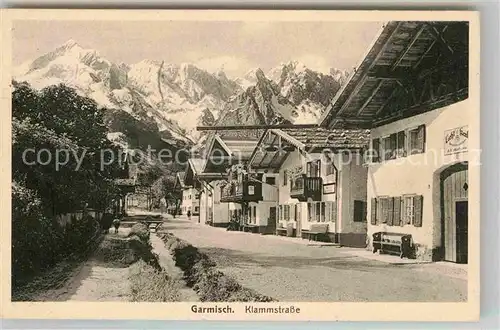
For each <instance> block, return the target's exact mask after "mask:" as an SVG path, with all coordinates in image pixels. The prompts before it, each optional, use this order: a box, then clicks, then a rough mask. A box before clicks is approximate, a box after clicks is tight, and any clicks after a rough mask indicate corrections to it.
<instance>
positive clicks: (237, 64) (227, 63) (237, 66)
mask: <svg viewBox="0 0 500 330" xmlns="http://www.w3.org/2000/svg"><path fill="white" fill-rule="evenodd" d="M194 64H195V65H196V66H197V67H199V68H201V69H204V70H206V71H208V72H216V71H218V70H220V69H223V70H224V72H225V73H226V75H227V76H228V77H229V78H233V79H234V78H237V77H241V76H242V75H243V74H244V73H245V72H247V71H248V70H249V69H250V68H251V67H252V65H251V63H250V62H249V61H248V60H247V59H245V58H240V57H236V56H229V55H224V56H215V57H207V58H201V59H198V60H195V61H194Z"/></svg>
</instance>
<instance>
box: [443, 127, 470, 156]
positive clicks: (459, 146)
mask: <svg viewBox="0 0 500 330" xmlns="http://www.w3.org/2000/svg"><path fill="white" fill-rule="evenodd" d="M468 142H469V127H468V126H462V127H457V128H453V129H449V130H447V131H445V132H444V154H445V155H451V154H456V153H460V152H467V145H468Z"/></svg>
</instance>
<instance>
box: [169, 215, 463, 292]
mask: <svg viewBox="0 0 500 330" xmlns="http://www.w3.org/2000/svg"><path fill="white" fill-rule="evenodd" d="M164 227H165V228H166V229H167V230H168V231H169V232H171V233H173V234H174V235H175V236H177V237H179V238H181V239H184V240H186V241H188V242H189V243H191V244H193V245H194V246H196V247H198V248H200V250H201V251H202V252H205V253H207V254H208V255H209V256H210V257H211V258H212V259H213V260H214V261H216V263H217V265H218V267H219V268H220V270H221V271H223V272H224V273H225V274H227V275H229V276H232V277H234V278H235V279H236V280H237V281H238V282H240V283H241V284H242V285H244V286H245V287H248V288H251V289H254V290H256V291H257V292H260V293H261V294H264V295H267V296H271V297H273V298H276V299H278V300H280V301H353V302H354V301H373V302H380V301H385V302H391V301H415V302H423V301H448V302H451V301H465V300H466V299H467V281H466V280H464V279H461V278H458V277H456V276H447V275H446V274H444V273H443V272H441V271H436V269H437V268H436V267H433V264H430V265H415V264H402V265H391V264H387V263H384V262H381V261H376V260H369V259H365V258H361V257H359V256H355V255H353V254H349V253H347V252H348V250H347V249H343V248H337V247H332V246H322V247H321V246H308V245H306V244H300V242H299V243H296V242H294V243H292V242H290V241H287V240H284V239H281V238H280V237H276V236H262V235H257V234H250V233H242V232H228V231H225V230H224V229H220V228H213V227H209V226H206V225H200V224H195V223H192V222H188V221H185V220H182V219H175V220H172V219H171V220H169V222H168V223H167V224H164Z"/></svg>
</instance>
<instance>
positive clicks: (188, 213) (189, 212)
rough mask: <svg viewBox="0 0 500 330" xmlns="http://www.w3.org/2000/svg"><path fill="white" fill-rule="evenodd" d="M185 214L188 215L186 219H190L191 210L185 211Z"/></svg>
mask: <svg viewBox="0 0 500 330" xmlns="http://www.w3.org/2000/svg"><path fill="white" fill-rule="evenodd" d="M187 216H188V219H189V220H191V210H188V211H187Z"/></svg>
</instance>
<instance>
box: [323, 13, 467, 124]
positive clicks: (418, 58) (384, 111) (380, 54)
mask: <svg viewBox="0 0 500 330" xmlns="http://www.w3.org/2000/svg"><path fill="white" fill-rule="evenodd" d="M468 49H469V24H468V22H467V21H439V22H429V21H391V22H389V23H387V24H385V25H384V26H383V28H382V29H381V30H380V31H379V33H378V35H377V37H376V38H375V40H374V41H373V43H372V45H371V46H369V47H368V51H367V53H366V54H365V55H364V56H363V58H362V60H361V62H360V63H359V65H358V66H357V67H356V69H355V70H354V72H353V73H352V74H351V76H350V78H349V79H348V81H347V83H346V84H344V86H343V87H342V88H341V89H340V90H339V91H338V92H337V94H336V96H335V97H334V98H333V100H332V102H331V104H330V105H329V106H328V107H327V109H326V110H325V112H324V113H323V116H322V118H321V119H320V120H319V124H320V125H321V126H323V127H326V128H339V127H343V128H346V127H364V128H372V127H378V126H381V125H384V124H387V123H390V122H393V121H396V120H400V119H403V118H407V117H411V116H414V115H417V114H419V113H423V112H426V111H430V110H433V109H437V108H441V107H444V106H446V105H449V104H452V103H455V102H458V101H461V100H464V99H466V98H467V97H468V80H469V79H468V62H469V56H468Z"/></svg>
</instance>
